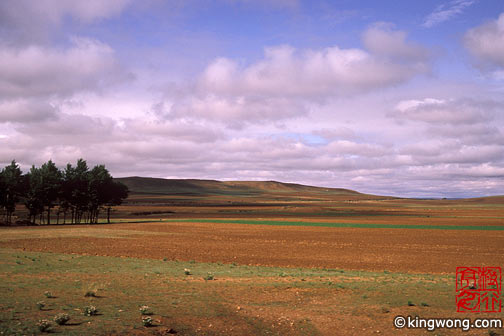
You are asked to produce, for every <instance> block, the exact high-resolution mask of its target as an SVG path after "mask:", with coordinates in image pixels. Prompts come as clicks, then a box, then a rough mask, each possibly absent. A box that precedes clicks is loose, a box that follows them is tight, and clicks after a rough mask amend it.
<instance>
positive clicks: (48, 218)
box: [47, 206, 51, 225]
mask: <svg viewBox="0 0 504 336" xmlns="http://www.w3.org/2000/svg"><path fill="white" fill-rule="evenodd" d="M47 225H51V207H50V206H48V207H47Z"/></svg>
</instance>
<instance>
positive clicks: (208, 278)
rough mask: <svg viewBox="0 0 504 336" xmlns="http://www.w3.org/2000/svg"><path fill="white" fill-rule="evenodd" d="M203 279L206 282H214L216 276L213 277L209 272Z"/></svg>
mask: <svg viewBox="0 0 504 336" xmlns="http://www.w3.org/2000/svg"><path fill="white" fill-rule="evenodd" d="M203 279H205V280H214V279H215V278H214V276H213V274H212V273H210V272H208V274H207V276H206V277H204V278H203Z"/></svg>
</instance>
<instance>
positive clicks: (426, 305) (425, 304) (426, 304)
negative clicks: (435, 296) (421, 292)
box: [420, 302, 429, 307]
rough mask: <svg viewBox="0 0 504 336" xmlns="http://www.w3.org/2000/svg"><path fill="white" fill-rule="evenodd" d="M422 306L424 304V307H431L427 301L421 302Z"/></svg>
mask: <svg viewBox="0 0 504 336" xmlns="http://www.w3.org/2000/svg"><path fill="white" fill-rule="evenodd" d="M420 306H422V307H429V304H428V303H425V302H422V303H420Z"/></svg>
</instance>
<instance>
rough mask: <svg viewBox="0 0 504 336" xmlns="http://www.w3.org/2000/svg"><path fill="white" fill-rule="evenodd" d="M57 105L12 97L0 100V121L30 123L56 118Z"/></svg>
mask: <svg viewBox="0 0 504 336" xmlns="http://www.w3.org/2000/svg"><path fill="white" fill-rule="evenodd" d="M57 113H58V108H57V106H54V105H53V104H50V103H48V102H46V101H39V100H33V99H31V100H30V99H14V100H6V101H0V123H4V122H11V123H12V122H13V123H32V122H41V121H45V120H50V119H56V118H57Z"/></svg>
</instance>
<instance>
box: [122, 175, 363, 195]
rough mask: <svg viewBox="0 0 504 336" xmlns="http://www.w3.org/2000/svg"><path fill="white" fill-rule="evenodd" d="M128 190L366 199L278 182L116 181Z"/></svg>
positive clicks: (336, 190)
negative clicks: (302, 195) (319, 195)
mask: <svg viewBox="0 0 504 336" xmlns="http://www.w3.org/2000/svg"><path fill="white" fill-rule="evenodd" d="M115 180H116V181H119V182H122V183H124V184H125V185H127V186H128V188H129V189H130V191H131V192H132V193H144V194H162V195H185V196H201V195H236V196H251V195H260V194H266V193H303V194H305V193H306V194H326V195H327V194H331V195H349V196H350V195H353V196H356V195H363V194H361V193H359V192H357V191H353V190H348V189H341V188H322V187H313V186H306V185H301V184H295V183H282V182H276V181H216V180H198V179H162V178H151V177H138V176H134V177H122V178H116V179H115Z"/></svg>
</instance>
